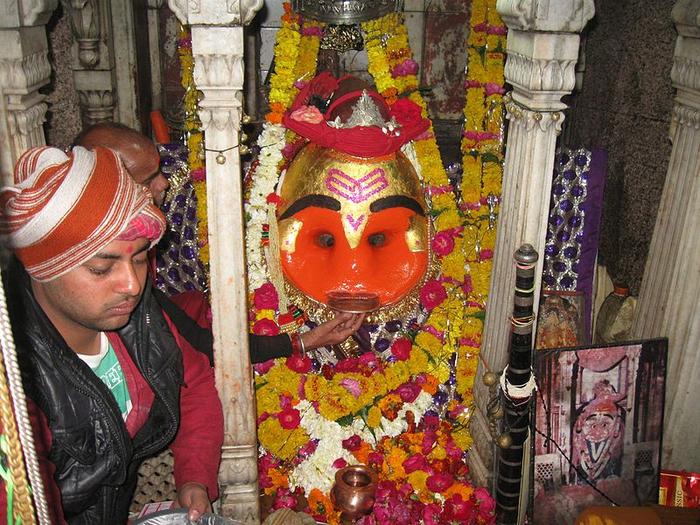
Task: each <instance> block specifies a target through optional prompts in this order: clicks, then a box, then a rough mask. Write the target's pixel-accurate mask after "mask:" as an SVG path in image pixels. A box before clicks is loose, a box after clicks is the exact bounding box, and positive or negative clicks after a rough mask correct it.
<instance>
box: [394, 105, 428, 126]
mask: <svg viewBox="0 0 700 525" xmlns="http://www.w3.org/2000/svg"><path fill="white" fill-rule="evenodd" d="M389 115H390V116H392V117H394V118H395V119H396V122H398V123H399V124H401V125H402V126H409V125H411V124H415V123H416V122H418V121H420V120H421V118H422V116H421V109H420V106H418V104H416V103H415V102H413V101H412V100H409V99H407V98H400V99H398V100H397V101H396V102H394V103H393V104H392V105H391V107H390V108H389Z"/></svg>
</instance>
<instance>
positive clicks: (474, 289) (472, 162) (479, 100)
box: [458, 0, 506, 375]
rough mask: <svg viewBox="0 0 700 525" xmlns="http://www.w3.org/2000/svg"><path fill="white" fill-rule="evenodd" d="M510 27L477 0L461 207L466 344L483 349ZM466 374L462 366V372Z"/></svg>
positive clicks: (490, 5)
mask: <svg viewBox="0 0 700 525" xmlns="http://www.w3.org/2000/svg"><path fill="white" fill-rule="evenodd" d="M505 44H506V27H505V25H504V24H503V22H502V20H501V19H500V16H499V15H498V12H497V11H496V0H472V3H471V16H470V20H469V37H468V39H467V80H466V98H465V104H464V128H463V133H462V144H461V150H462V155H463V156H462V169H463V175H462V183H461V188H460V193H461V209H462V211H463V213H464V235H463V237H462V241H463V252H464V254H465V257H466V263H467V264H468V266H469V273H470V276H471V282H470V286H469V289H468V290H467V289H466V287H465V292H466V293H467V297H468V300H469V304H470V305H471V307H470V309H469V317H468V323H467V326H468V328H467V329H466V330H465V333H464V341H463V344H464V346H465V347H466V348H468V349H469V350H468V351H471V352H477V351H478V350H479V348H480V346H481V335H482V332H483V319H484V313H485V310H486V300H487V297H488V291H489V282H490V277H491V267H492V264H491V263H492V257H493V250H494V249H495V245H496V217H497V215H498V210H499V206H498V203H499V202H500V195H501V181H502V178H503V93H504V76H503V67H504V62H505V47H506V46H505ZM462 373H465V371H464V370H461V367H460V369H459V370H458V375H459V374H462Z"/></svg>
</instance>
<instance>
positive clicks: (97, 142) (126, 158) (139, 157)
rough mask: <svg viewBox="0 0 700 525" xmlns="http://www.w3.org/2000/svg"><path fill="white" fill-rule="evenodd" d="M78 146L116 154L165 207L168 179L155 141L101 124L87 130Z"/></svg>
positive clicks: (138, 180) (133, 130)
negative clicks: (161, 170)
mask: <svg viewBox="0 0 700 525" xmlns="http://www.w3.org/2000/svg"><path fill="white" fill-rule="evenodd" d="M75 145H76V146H83V147H84V148H88V149H92V148H94V147H95V146H102V147H105V148H109V149H111V150H113V151H116V152H117V153H118V154H119V157H120V158H121V160H122V162H123V163H124V167H125V168H126V169H127V171H128V172H129V174H130V175H131V176H132V177H133V179H134V180H135V181H136V182H138V183H139V184H143V185H144V186H146V187H147V188H148V189H149V190H151V193H152V194H153V199H154V200H155V202H156V204H158V205H159V206H160V205H161V204H163V199H164V197H165V190H167V189H168V180H167V179H166V178H165V177H164V176H163V174H162V173H161V172H160V155H159V154H158V149H157V148H156V146H155V144H153V142H152V141H151V139H149V138H148V137H146V136H145V135H143V134H142V133H139V132H138V131H136V130H135V129H131V128H130V127H128V126H124V125H123V124H118V123H116V122H101V123H99V124H94V125H92V126H90V127H88V128H86V129H84V130H83V131H82V132H81V133H80V135H78V136H77V137H76V139H75Z"/></svg>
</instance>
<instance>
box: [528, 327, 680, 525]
mask: <svg viewBox="0 0 700 525" xmlns="http://www.w3.org/2000/svg"><path fill="white" fill-rule="evenodd" d="M667 347H668V341H667V339H653V340H647V341H642V342H632V343H624V344H620V345H606V346H593V347H578V348H559V349H553V350H538V351H536V352H535V359H534V369H535V374H536V377H537V379H538V391H537V395H536V399H535V411H534V416H533V417H532V425H533V428H532V435H534V437H535V439H534V451H533V460H534V465H533V476H532V479H533V481H534V482H533V483H532V486H533V488H534V490H533V491H532V492H533V494H532V497H531V505H530V514H531V515H532V523H533V524H535V525H547V524H550V523H573V522H574V520H575V518H576V516H578V514H579V513H580V512H581V511H582V510H583V509H584V508H586V507H589V506H591V505H612V504H613V503H614V504H616V505H641V504H645V503H657V502H658V499H659V469H660V455H661V432H662V428H663V412H664V411H663V408H664V394H665V379H666V357H667V356H666V354H667Z"/></svg>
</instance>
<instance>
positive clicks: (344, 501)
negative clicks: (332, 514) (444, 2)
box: [331, 465, 377, 520]
mask: <svg viewBox="0 0 700 525" xmlns="http://www.w3.org/2000/svg"><path fill="white" fill-rule="evenodd" d="M376 490H377V473H376V472H375V471H374V470H373V469H371V468H370V467H368V466H366V465H350V466H348V467H345V468H342V469H340V470H339V471H338V472H336V473H335V485H333V489H332V490H331V499H332V500H333V505H335V507H336V509H337V510H340V511H341V515H342V518H343V519H345V520H355V519H357V518H360V517H362V516H364V515H365V514H369V513H370V512H371V511H372V507H373V506H374V493H375V491H376Z"/></svg>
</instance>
